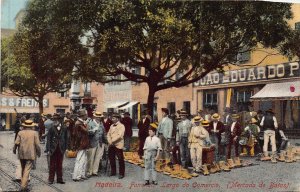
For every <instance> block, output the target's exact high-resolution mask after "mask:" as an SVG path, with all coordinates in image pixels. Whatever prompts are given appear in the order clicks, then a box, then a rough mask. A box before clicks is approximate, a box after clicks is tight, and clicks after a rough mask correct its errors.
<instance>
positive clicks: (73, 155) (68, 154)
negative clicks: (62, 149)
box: [66, 150, 77, 158]
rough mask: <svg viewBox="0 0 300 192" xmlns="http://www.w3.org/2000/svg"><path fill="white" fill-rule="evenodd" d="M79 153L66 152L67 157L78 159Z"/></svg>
mask: <svg viewBox="0 0 300 192" xmlns="http://www.w3.org/2000/svg"><path fill="white" fill-rule="evenodd" d="M76 156H77V151H74V150H66V157H67V158H76Z"/></svg>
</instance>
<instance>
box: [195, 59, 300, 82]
mask: <svg viewBox="0 0 300 192" xmlns="http://www.w3.org/2000/svg"><path fill="white" fill-rule="evenodd" d="M299 65H300V62H292V63H283V64H277V65H268V66H261V67H252V68H246V69H237V70H230V71H226V72H224V73H209V74H207V75H206V76H205V77H204V78H202V79H200V80H199V81H197V82H195V83H194V84H193V85H194V86H208V85H218V84H230V83H238V82H255V81H260V80H272V79H283V78H293V77H299V76H300V67H299Z"/></svg>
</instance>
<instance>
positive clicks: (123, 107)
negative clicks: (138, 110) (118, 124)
mask: <svg viewBox="0 0 300 192" xmlns="http://www.w3.org/2000/svg"><path fill="white" fill-rule="evenodd" d="M138 103H139V102H138V101H131V102H129V103H128V104H127V105H124V106H122V107H119V109H127V108H130V107H132V106H133V105H136V104H138Z"/></svg>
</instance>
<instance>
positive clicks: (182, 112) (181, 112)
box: [179, 110, 188, 116]
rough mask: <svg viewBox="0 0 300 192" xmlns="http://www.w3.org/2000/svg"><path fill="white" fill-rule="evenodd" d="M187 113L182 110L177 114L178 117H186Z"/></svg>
mask: <svg viewBox="0 0 300 192" xmlns="http://www.w3.org/2000/svg"><path fill="white" fill-rule="evenodd" d="M187 115H188V113H187V112H186V111H184V110H181V111H180V113H179V116H187Z"/></svg>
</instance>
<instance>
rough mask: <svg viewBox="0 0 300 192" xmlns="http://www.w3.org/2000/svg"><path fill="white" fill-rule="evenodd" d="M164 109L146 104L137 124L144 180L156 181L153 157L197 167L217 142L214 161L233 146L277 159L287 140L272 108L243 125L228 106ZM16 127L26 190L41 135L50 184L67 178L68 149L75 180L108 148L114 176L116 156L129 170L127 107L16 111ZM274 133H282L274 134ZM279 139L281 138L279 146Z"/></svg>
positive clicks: (88, 173) (90, 172) (94, 172)
mask: <svg viewBox="0 0 300 192" xmlns="http://www.w3.org/2000/svg"><path fill="white" fill-rule="evenodd" d="M161 111H162V119H161V120H160V122H159V123H152V118H151V116H150V115H149V114H148V111H147V110H145V111H143V112H142V116H141V119H140V120H139V122H138V124H137V127H138V140H139V149H138V154H139V156H140V158H141V159H144V160H145V180H146V183H145V184H146V185H149V184H150V182H149V180H150V174H151V173H152V183H153V184H157V180H156V173H155V161H157V160H158V159H169V160H170V161H171V162H172V163H173V164H181V165H182V166H184V167H186V168H187V167H193V170H194V171H195V172H200V171H201V169H202V151H203V147H211V146H213V147H214V149H215V150H214V160H215V161H216V162H217V161H220V160H226V159H231V157H232V148H233V149H234V156H235V157H239V156H240V155H246V154H247V153H248V152H249V155H250V156H255V155H256V154H259V153H262V154H263V156H262V159H261V160H272V162H276V155H277V154H276V151H277V149H284V148H285V147H286V145H287V138H286V137H285V136H284V134H283V132H282V131H276V130H278V123H277V120H276V117H275V115H274V113H273V112H272V110H267V111H266V112H265V114H263V113H262V112H261V111H258V112H255V111H250V112H249V114H248V117H247V118H246V120H245V121H246V122H244V124H245V127H242V126H241V122H239V120H240V115H239V114H236V113H234V112H231V111H230V109H228V108H226V109H225V111H224V113H223V115H222V116H221V115H220V114H217V113H213V114H209V113H204V112H203V111H202V110H200V111H198V114H197V115H195V116H194V117H192V118H191V117H190V115H189V114H188V113H187V112H186V111H185V110H179V111H177V113H178V114H177V115H178V116H176V115H170V114H169V110H168V109H167V108H162V109H161ZM15 133H16V136H15V146H14V153H16V150H17V149H18V156H19V159H20V170H19V171H18V170H17V172H20V174H19V175H20V179H21V186H22V190H24V191H26V190H27V184H28V179H29V172H30V170H31V169H32V168H34V166H35V161H36V158H37V156H40V155H41V148H40V141H41V143H42V144H45V151H44V153H46V154H47V157H48V158H47V160H48V170H49V177H48V182H49V184H53V182H54V178H55V175H56V181H57V183H60V184H64V183H65V182H64V180H63V167H62V165H63V158H64V154H65V152H66V150H68V151H67V152H69V153H70V152H73V153H76V160H75V165H74V171H73V175H72V179H73V181H75V182H78V181H83V180H86V179H88V178H90V177H92V176H98V171H99V168H100V166H99V165H100V164H101V163H100V162H101V159H102V158H103V156H104V154H106V151H107V154H108V157H107V158H108V159H109V161H110V166H111V171H110V176H116V173H117V171H116V157H117V159H118V163H119V174H118V176H119V179H122V178H124V176H125V163H124V155H123V151H129V150H130V143H131V137H132V119H131V118H130V114H129V113H128V112H125V113H123V114H122V117H121V115H120V114H117V113H113V114H108V113H106V112H103V113H100V112H94V113H93V116H92V117H88V116H87V112H86V110H79V111H78V113H76V114H70V113H67V114H66V115H61V114H53V115H51V114H47V115H42V116H41V118H40V121H39V122H38V123H36V122H35V116H34V115H30V116H29V117H26V116H21V115H18V118H17V121H16V123H15ZM276 133H278V134H277V135H279V137H278V139H276V138H275V136H276ZM281 139H282V140H281ZM269 140H270V142H271V148H272V154H271V157H269V152H268V147H269ZM276 140H277V141H278V143H279V145H278V144H277V145H278V146H277V147H276ZM279 140H280V141H279ZM281 141H282V142H281ZM240 151H241V152H242V153H240Z"/></svg>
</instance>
